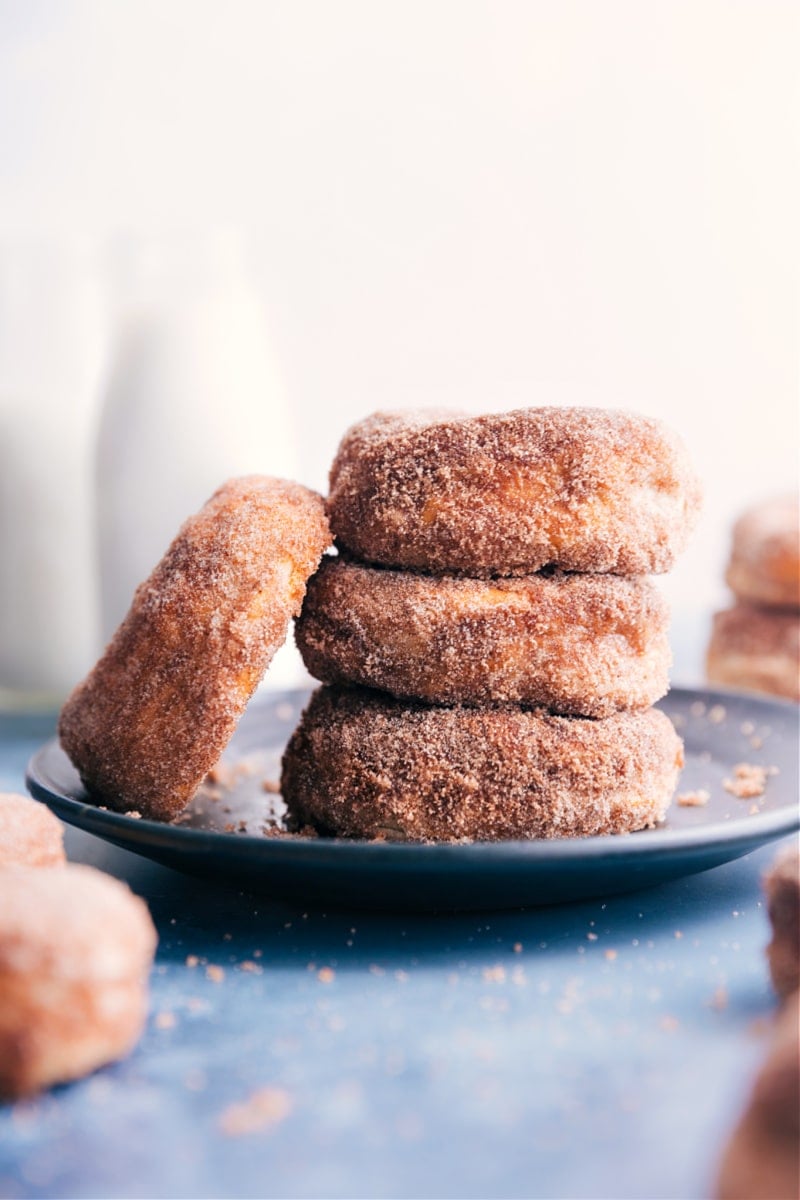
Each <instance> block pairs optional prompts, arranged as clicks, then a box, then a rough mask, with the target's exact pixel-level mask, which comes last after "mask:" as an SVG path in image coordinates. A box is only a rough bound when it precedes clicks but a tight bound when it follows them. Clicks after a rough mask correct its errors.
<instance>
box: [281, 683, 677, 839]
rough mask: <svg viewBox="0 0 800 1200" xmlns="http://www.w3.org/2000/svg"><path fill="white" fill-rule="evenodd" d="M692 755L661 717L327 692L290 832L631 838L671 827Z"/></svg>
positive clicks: (301, 745) (301, 770)
mask: <svg viewBox="0 0 800 1200" xmlns="http://www.w3.org/2000/svg"><path fill="white" fill-rule="evenodd" d="M682 764H683V747H682V744H681V741H680V739H679V738H678V736H677V734H676V733H675V730H674V729H673V727H672V724H671V723H670V721H669V719H668V718H667V717H665V716H664V714H663V713H661V712H659V711H658V710H657V709H648V710H646V711H645V712H642V713H616V714H615V715H614V716H611V717H605V718H604V719H603V720H600V721H593V720H586V719H584V718H580V717H557V716H553V715H551V714H549V713H546V712H543V711H542V710H525V709H522V708H519V707H516V706H507V707H494V708H463V707H461V708H444V707H431V706H428V705H423V704H414V703H412V702H408V701H399V700H395V699H393V698H391V697H388V696H383V695H381V694H380V693H377V692H371V691H368V690H367V689H366V688H338V687H322V688H320V689H319V690H318V691H316V692H315V693H314V695H313V697H312V698H311V702H310V704H309V705H308V707H307V709H306V711H305V712H304V714H303V716H302V718H301V720H300V724H299V726H298V727H297V729H296V730H295V733H294V734H293V736H292V738H291V740H290V741H289V745H288V747H287V749H286V751H285V754H284V758H283V777H282V788H281V790H282V793H283V798H284V800H285V801H286V804H287V807H288V809H289V813H290V816H291V819H292V820H293V821H294V822H296V823H297V825H298V826H302V825H313V826H316V827H317V828H318V829H319V830H320V831H322V832H324V833H333V834H338V835H340V836H343V837H356V838H389V839H395V840H408V841H428V840H432V841H457V840H463V839H469V840H481V841H496V840H499V839H503V838H553V837H572V836H583V835H588V834H602V833H623V832H628V831H631V830H634V829H643V828H644V827H646V826H649V825H654V824H656V822H657V821H659V820H660V819H661V818H662V817H663V816H664V813H665V811H666V809H667V806H668V804H669V801H670V798H671V796H672V794H673V791H674V788H675V783H676V780H677V776H678V771H679V769H680V767H681V766H682Z"/></svg>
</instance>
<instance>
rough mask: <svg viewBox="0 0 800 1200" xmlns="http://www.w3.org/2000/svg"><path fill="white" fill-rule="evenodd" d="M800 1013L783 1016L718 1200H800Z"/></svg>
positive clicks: (791, 1007) (726, 1158)
mask: <svg viewBox="0 0 800 1200" xmlns="http://www.w3.org/2000/svg"><path fill="white" fill-rule="evenodd" d="M799 1030H800V1009H799V1008H798V994H797V992H795V993H794V995H793V996H792V997H791V998H790V1000H789V1001H788V1002H787V1004H786V1007H785V1009H784V1010H783V1012H782V1013H781V1014H780V1016H779V1018H778V1020H777V1022H776V1024H775V1028H774V1029H773V1031H772V1037H771V1039H770V1047H769V1052H768V1054H767V1058H766V1060H765V1062H764V1063H763V1064H762V1066H761V1068H760V1070H759V1072H758V1075H757V1076H756V1079H755V1083H754V1085H753V1089H752V1092H751V1094H750V1098H749V1101H748V1103H747V1107H746V1108H745V1111H744V1113H743V1114H742V1117H741V1120H740V1121H739V1123H738V1125H737V1126H736V1129H735V1130H734V1132H733V1135H732V1137H731V1139H730V1141H729V1143H728V1145H727V1147H726V1149H725V1153H724V1155H723V1158H722V1163H721V1165H720V1170H719V1177H718V1179H717V1186H716V1190H715V1193H714V1194H715V1196H716V1198H717V1200H796V1197H797V1196H798V1195H800V1044H799V1043H800V1038H799V1037H798V1031H799Z"/></svg>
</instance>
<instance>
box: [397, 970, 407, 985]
mask: <svg viewBox="0 0 800 1200" xmlns="http://www.w3.org/2000/svg"><path fill="white" fill-rule="evenodd" d="M394 977H395V979H396V980H397V982H398V983H407V982H408V974H407V973H406V972H405V971H395V973H394Z"/></svg>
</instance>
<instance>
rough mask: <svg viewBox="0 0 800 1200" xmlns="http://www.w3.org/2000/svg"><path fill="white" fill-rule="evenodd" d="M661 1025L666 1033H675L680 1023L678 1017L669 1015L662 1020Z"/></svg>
mask: <svg viewBox="0 0 800 1200" xmlns="http://www.w3.org/2000/svg"><path fill="white" fill-rule="evenodd" d="M659 1025H660V1027H661V1028H662V1029H663V1030H664V1032H665V1033H674V1032H675V1030H676V1029H678V1028H679V1026H680V1021H679V1020H678V1018H677V1017H672V1016H669V1015H667V1016H664V1017H662V1018H661V1020H660V1021H659Z"/></svg>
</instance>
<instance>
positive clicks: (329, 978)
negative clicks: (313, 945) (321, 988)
mask: <svg viewBox="0 0 800 1200" xmlns="http://www.w3.org/2000/svg"><path fill="white" fill-rule="evenodd" d="M335 978H336V972H335V971H334V970H333V968H332V967H320V969H319V970H318V971H317V979H318V980H319V981H320V983H333V981H334V979H335Z"/></svg>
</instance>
